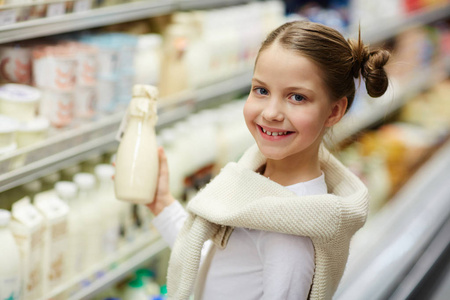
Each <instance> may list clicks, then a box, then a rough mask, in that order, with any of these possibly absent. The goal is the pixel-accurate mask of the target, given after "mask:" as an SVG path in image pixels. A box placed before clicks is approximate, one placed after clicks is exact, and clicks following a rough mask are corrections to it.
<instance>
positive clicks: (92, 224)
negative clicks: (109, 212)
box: [73, 172, 104, 268]
mask: <svg viewBox="0 0 450 300" xmlns="http://www.w3.org/2000/svg"><path fill="white" fill-rule="evenodd" d="M73 181H74V182H75V184H76V185H77V186H78V199H77V202H78V204H79V205H80V210H81V216H82V220H83V237H84V239H85V243H86V246H87V247H86V248H85V249H84V252H85V258H86V266H85V268H90V267H92V266H93V265H94V264H95V263H98V262H99V260H100V259H101V258H102V256H101V254H102V240H101V238H102V228H104V226H103V216H102V213H101V210H99V209H100V208H99V206H98V199H97V197H96V196H97V195H96V184H97V182H96V179H95V176H94V175H93V174H90V173H83V172H82V173H78V174H75V176H74V177H73Z"/></svg>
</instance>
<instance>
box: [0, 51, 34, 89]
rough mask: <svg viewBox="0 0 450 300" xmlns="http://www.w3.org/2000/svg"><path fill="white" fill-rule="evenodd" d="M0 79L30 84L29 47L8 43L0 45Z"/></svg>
mask: <svg viewBox="0 0 450 300" xmlns="http://www.w3.org/2000/svg"><path fill="white" fill-rule="evenodd" d="M0 80H1V81H2V82H12V83H20V84H31V49H30V48H26V47H25V48H24V47H18V46H16V45H8V46H2V47H0Z"/></svg>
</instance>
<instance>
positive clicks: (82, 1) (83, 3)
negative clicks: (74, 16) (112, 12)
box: [73, 0, 92, 12]
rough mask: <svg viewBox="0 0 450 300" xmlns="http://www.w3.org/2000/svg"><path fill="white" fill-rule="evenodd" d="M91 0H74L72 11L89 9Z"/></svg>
mask: <svg viewBox="0 0 450 300" xmlns="http://www.w3.org/2000/svg"><path fill="white" fill-rule="evenodd" d="M91 2H92V1H91V0H78V1H75V3H74V6H73V11H74V12H82V11H87V10H90V9H91V4H92V3H91Z"/></svg>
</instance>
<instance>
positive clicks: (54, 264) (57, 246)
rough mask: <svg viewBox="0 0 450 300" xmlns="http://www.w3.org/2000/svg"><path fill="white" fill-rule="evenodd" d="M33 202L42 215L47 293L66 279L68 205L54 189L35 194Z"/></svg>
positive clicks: (45, 289) (45, 288)
mask: <svg viewBox="0 0 450 300" xmlns="http://www.w3.org/2000/svg"><path fill="white" fill-rule="evenodd" d="M34 203H35V206H36V208H37V209H38V210H39V212H40V213H41V214H42V215H43V216H44V226H45V230H44V245H45V246H44V259H43V260H44V292H45V293H48V292H50V291H51V290H52V289H54V288H55V287H56V286H58V285H59V284H61V283H63V281H64V280H65V279H67V278H66V275H67V271H66V268H65V266H66V259H67V254H66V253H67V247H68V219H67V218H68V214H69V206H68V205H67V204H65V203H64V202H63V201H62V200H61V199H59V198H58V196H57V195H56V193H55V191H54V190H50V191H46V192H41V193H39V194H37V195H36V196H35V200H34Z"/></svg>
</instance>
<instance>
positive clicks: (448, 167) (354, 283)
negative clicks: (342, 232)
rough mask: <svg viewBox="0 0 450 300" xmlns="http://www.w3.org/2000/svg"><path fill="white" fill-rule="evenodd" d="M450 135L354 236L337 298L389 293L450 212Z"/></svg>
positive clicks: (380, 296)
mask: <svg viewBox="0 0 450 300" xmlns="http://www.w3.org/2000/svg"><path fill="white" fill-rule="evenodd" d="M448 178H450V140H448V141H447V142H446V143H445V144H444V145H442V147H441V148H440V149H439V150H438V151H437V152H436V153H435V154H434V155H433V156H432V157H431V158H430V159H429V160H428V161H427V162H426V163H425V164H424V165H423V166H422V167H421V168H420V169H419V170H418V171H417V172H416V173H415V174H414V175H413V176H412V177H411V179H410V180H409V181H408V182H407V183H406V184H405V186H403V188H402V189H401V190H400V191H399V192H398V193H397V194H396V195H395V196H394V197H393V198H392V199H391V200H390V201H389V202H388V203H387V204H386V205H385V206H384V207H383V208H382V210H381V211H380V212H379V213H377V215H375V216H374V217H372V219H370V220H369V221H368V223H367V224H366V225H365V226H364V227H363V228H362V229H361V230H360V231H358V232H357V233H356V234H355V236H354V237H353V240H352V244H351V247H350V256H349V260H348V263H347V267H346V271H345V274H344V277H343V279H342V281H341V284H340V287H339V289H338V291H337V293H336V295H335V296H336V297H335V299H336V300H339V299H367V300H378V299H387V298H388V297H387V296H388V295H387V293H389V292H390V291H392V289H393V288H394V287H395V286H397V285H398V284H399V282H400V281H401V280H402V278H403V276H404V274H405V273H406V272H407V271H408V270H409V269H410V268H411V266H412V265H413V264H414V262H415V260H417V259H418V258H419V256H420V255H421V253H423V251H424V250H425V249H426V247H427V246H428V244H429V242H430V240H431V239H432V238H433V236H435V234H436V233H437V232H438V230H439V229H440V228H441V227H442V225H443V224H444V222H445V221H446V220H447V219H448V217H449V215H450V205H449V199H450V185H449V184H448Z"/></svg>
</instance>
